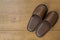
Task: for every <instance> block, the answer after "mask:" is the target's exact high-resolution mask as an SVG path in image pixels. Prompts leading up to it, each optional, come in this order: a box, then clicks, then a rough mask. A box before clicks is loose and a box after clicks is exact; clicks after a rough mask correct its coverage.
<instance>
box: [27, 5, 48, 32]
mask: <svg viewBox="0 0 60 40" xmlns="http://www.w3.org/2000/svg"><path fill="white" fill-rule="evenodd" d="M47 10H48V8H47V6H46V5H44V4H41V5H38V6H37V7H36V9H35V10H34V12H33V15H32V17H31V18H30V20H29V23H28V26H27V30H28V31H30V32H32V31H34V30H35V28H36V27H37V25H38V24H39V23H41V22H42V19H43V16H44V14H45V13H46V12H47Z"/></svg>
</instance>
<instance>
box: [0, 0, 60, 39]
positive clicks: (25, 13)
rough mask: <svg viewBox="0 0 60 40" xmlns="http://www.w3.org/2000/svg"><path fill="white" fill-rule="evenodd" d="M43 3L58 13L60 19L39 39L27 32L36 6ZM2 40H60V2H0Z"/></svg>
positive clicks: (40, 0) (26, 0)
mask: <svg viewBox="0 0 60 40" xmlns="http://www.w3.org/2000/svg"><path fill="white" fill-rule="evenodd" d="M42 3H44V4H46V5H47V6H48V8H49V11H53V10H55V11H57V12H58V14H59V19H58V21H57V23H56V24H55V26H54V27H53V28H52V29H51V30H50V31H49V32H48V33H46V34H45V35H44V36H43V37H41V38H39V37H37V36H36V35H35V33H34V32H28V31H27V24H28V21H29V19H30V17H31V15H32V12H33V11H34V9H35V8H36V6H37V5H39V4H42ZM0 40H60V0H0Z"/></svg>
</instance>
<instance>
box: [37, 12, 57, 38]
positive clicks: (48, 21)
mask: <svg viewBox="0 0 60 40" xmlns="http://www.w3.org/2000/svg"><path fill="white" fill-rule="evenodd" d="M57 19H58V14H57V13H56V12H55V11H52V12H49V14H48V15H47V16H46V18H45V19H44V20H43V22H42V23H41V24H40V25H39V26H38V29H37V30H36V35H37V36H38V37H41V36H43V35H44V34H45V33H46V32H48V31H49V30H50V29H51V27H52V26H53V25H54V24H55V23H56V21H57Z"/></svg>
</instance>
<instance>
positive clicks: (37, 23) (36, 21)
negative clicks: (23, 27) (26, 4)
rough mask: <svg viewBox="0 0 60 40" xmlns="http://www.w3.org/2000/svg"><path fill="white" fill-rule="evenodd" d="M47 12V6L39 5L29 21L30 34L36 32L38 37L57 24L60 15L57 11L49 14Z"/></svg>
mask: <svg viewBox="0 0 60 40" xmlns="http://www.w3.org/2000/svg"><path fill="white" fill-rule="evenodd" d="M47 11H48V8H47V6H46V5H45V4H40V5H38V6H37V7H36V8H35V10H34V12H33V14H32V16H31V18H30V20H29V23H28V26H27V30H28V31H30V32H32V31H35V32H36V35H37V36H38V37H41V36H43V35H44V34H45V33H46V32H48V31H49V30H50V29H51V27H52V26H53V25H54V24H55V23H56V22H57V19H58V13H57V12H56V11H51V12H49V13H47Z"/></svg>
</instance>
